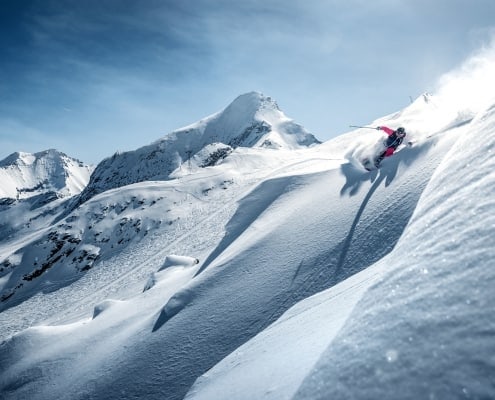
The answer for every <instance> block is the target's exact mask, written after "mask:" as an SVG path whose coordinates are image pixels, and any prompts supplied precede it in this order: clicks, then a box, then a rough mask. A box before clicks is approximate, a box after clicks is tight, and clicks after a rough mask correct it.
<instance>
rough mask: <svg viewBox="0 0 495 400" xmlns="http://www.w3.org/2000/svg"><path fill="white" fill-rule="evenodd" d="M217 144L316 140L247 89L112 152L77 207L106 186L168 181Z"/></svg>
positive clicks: (292, 145) (283, 144) (291, 145)
mask: <svg viewBox="0 0 495 400" xmlns="http://www.w3.org/2000/svg"><path fill="white" fill-rule="evenodd" d="M219 143H220V144H223V145H225V146H226V147H228V148H231V149H235V148H237V147H259V148H270V149H298V148H303V147H308V146H312V145H315V144H319V143H320V141H319V140H317V139H316V138H315V137H314V136H313V135H312V134H311V133H309V132H308V131H306V129H304V128H303V127H302V126H301V125H299V124H297V123H295V122H294V121H293V120H291V119H290V118H288V117H287V116H285V114H284V113H283V112H282V111H281V110H280V109H279V107H278V105H277V103H276V102H275V101H274V100H273V99H272V98H270V97H267V96H265V95H263V94H261V93H258V92H250V93H246V94H243V95H241V96H239V97H237V98H236V99H235V100H234V101H233V102H232V103H231V104H230V105H229V106H228V107H226V108H225V109H224V110H222V111H220V112H218V113H215V114H213V115H211V116H209V117H206V118H204V119H202V120H200V121H198V122H196V123H194V124H192V125H189V126H186V127H184V128H181V129H178V130H176V131H173V132H171V133H170V134H168V135H166V136H165V137H163V138H162V139H160V140H158V141H156V142H154V143H152V144H150V145H148V146H145V147H141V148H139V149H137V150H135V151H129V152H125V153H116V154H114V155H113V156H112V157H110V158H107V159H105V160H103V161H102V162H101V163H100V164H99V165H98V166H97V168H96V170H95V172H94V174H93V175H92V177H91V181H90V183H89V185H88V186H87V188H86V189H85V190H84V191H83V193H81V196H80V198H79V199H78V202H77V204H76V206H77V205H78V204H81V203H83V202H84V201H86V200H88V199H90V198H91V197H93V196H94V195H96V194H99V193H102V192H104V191H106V190H109V189H114V188H117V187H121V186H125V185H129V184H132V183H137V182H142V181H146V180H166V179H169V175H170V174H171V173H172V172H173V171H174V170H175V169H176V168H178V167H179V166H180V165H181V164H182V163H183V162H185V161H187V160H188V159H190V158H191V157H192V156H194V155H195V154H197V153H198V152H200V151H202V150H203V149H205V148H208V147H212V146H211V145H212V144H219ZM212 148H218V146H216V147H215V146H213V147H212Z"/></svg>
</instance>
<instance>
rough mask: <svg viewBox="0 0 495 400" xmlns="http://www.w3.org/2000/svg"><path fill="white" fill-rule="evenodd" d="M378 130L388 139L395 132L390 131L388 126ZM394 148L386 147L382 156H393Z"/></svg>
mask: <svg viewBox="0 0 495 400" xmlns="http://www.w3.org/2000/svg"><path fill="white" fill-rule="evenodd" d="M379 128H380V130H381V131H383V132H385V133H386V134H387V135H388V136H389V137H390V136H392V135H393V134H394V133H395V131H394V130H393V129H390V128H389V127H388V126H379ZM394 151H395V147H388V146H387V148H386V149H385V151H384V156H385V157H390V156H391V155H392V154H394Z"/></svg>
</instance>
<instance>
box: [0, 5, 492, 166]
mask: <svg viewBox="0 0 495 400" xmlns="http://www.w3.org/2000/svg"><path fill="white" fill-rule="evenodd" d="M494 29H495V2H494V1H493V0H373V1H369V0H340V1H337V0H326V1H323V0H322V1H315V0H284V1H282V0H243V1H234V0H176V1H171V0H161V1H158V0H140V1H131V0H118V1H117V0H84V1H80V0H57V1H54V0H53V1H52V0H32V1H28V0H1V1H0V159H3V158H4V157H6V156H7V155H8V154H10V153H12V152H14V151H28V152H36V151H41V150H45V149H47V148H56V149H58V150H61V151H64V152H66V153H67V154H69V155H71V156H73V157H76V158H79V159H81V160H82V161H85V162H89V163H97V162H99V161H100V160H102V159H103V158H105V157H107V156H111V155H112V154H113V153H114V152H115V151H125V150H133V149H135V148H138V147H140V146H143V145H146V144H148V143H150V142H152V141H154V140H156V139H158V138H160V137H162V136H164V135H165V134H167V133H169V132H171V131H172V130H174V129H177V128H180V127H182V126H185V125H188V124H190V123H193V122H195V121H197V120H199V119H201V118H202V117H205V116H207V115H210V114H212V113H214V112H216V111H219V110H221V109H222V108H224V107H225V106H227V105H228V104H229V103H230V102H231V101H232V100H233V99H234V98H235V97H237V96H238V95H239V94H242V93H245V92H248V91H252V90H256V91H260V92H262V93H264V94H266V95H269V96H272V97H273V98H275V99H276V100H277V102H278V104H279V106H280V108H281V109H282V110H283V111H284V112H285V113H286V114H287V115H288V116H289V117H291V118H293V119H295V120H296V121H297V122H299V123H301V124H302V125H304V126H305V127H306V128H307V129H308V130H310V131H311V132H312V133H313V134H315V135H316V136H317V137H318V138H319V139H320V140H328V139H330V138H332V137H335V136H337V135H340V134H342V133H344V132H346V131H348V130H349V128H348V125H350V124H366V123H368V122H370V121H371V120H373V119H375V118H378V117H381V116H384V115H386V114H390V113H392V112H395V111H397V110H399V109H401V108H403V107H404V106H406V105H407V104H408V103H409V102H410V98H411V97H412V98H415V97H417V96H419V95H420V94H421V93H422V92H424V91H434V90H435V86H436V85H437V82H438V79H439V78H440V77H441V76H442V75H443V74H444V73H446V72H448V71H450V70H452V69H454V68H456V67H457V66H458V65H460V64H461V63H462V62H463V61H464V60H466V59H467V58H468V57H469V56H470V55H471V54H473V52H475V51H476V50H477V49H479V48H480V47H481V46H483V44H486V43H487V42H489V41H490V39H491V37H492V36H493V33H494Z"/></svg>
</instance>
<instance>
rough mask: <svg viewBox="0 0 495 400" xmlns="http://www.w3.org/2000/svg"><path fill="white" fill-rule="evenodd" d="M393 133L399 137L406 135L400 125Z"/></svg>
mask: <svg viewBox="0 0 495 400" xmlns="http://www.w3.org/2000/svg"><path fill="white" fill-rule="evenodd" d="M395 133H396V134H397V135H398V136H400V137H404V136H406V130H405V129H404V128H403V127H402V126H401V127H399V128H397V130H396V131H395Z"/></svg>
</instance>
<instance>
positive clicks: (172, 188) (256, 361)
mask: <svg viewBox="0 0 495 400" xmlns="http://www.w3.org/2000/svg"><path fill="white" fill-rule="evenodd" d="M370 125H372V126H377V125H387V126H390V127H392V128H396V127H398V126H404V127H406V129H407V132H408V140H410V141H411V142H412V146H404V147H403V148H401V149H399V151H398V152H397V153H396V154H395V155H394V156H393V157H391V158H387V159H385V160H384V162H383V164H382V167H381V168H380V169H379V170H377V171H373V172H366V171H365V170H364V169H363V168H361V167H360V166H359V165H358V162H357V160H359V159H360V158H361V157H363V156H364V155H366V154H367V153H369V152H370V151H371V150H370V149H373V148H374V147H375V146H379V145H380V143H381V140H382V136H381V134H380V132H378V131H372V130H366V129H359V130H356V131H352V132H348V133H346V134H343V135H341V136H339V137H337V138H336V139H333V140H330V141H328V142H326V143H322V144H319V143H318V141H317V140H316V139H315V138H314V136H312V135H311V134H309V133H308V132H307V131H305V130H304V128H302V127H301V126H300V125H298V124H296V123H295V122H293V121H292V120H290V119H288V118H287V117H286V116H285V115H284V114H283V113H282V112H281V111H280V110H279V109H278V107H277V106H276V103H275V102H274V101H273V100H272V99H269V98H267V97H265V96H263V95H261V94H256V93H250V94H247V95H243V96H241V97H239V98H238V99H236V100H235V101H234V102H233V103H232V104H231V105H230V106H229V107H227V108H226V109H225V110H224V111H222V112H220V113H218V114H215V115H214V116H211V117H208V118H205V119H204V120H202V121H200V122H198V123H196V124H194V125H191V126H190V127H187V128H184V129H182V130H179V131H176V132H173V133H172V134H170V135H168V136H166V137H165V138H164V139H161V140H159V141H158V142H156V143H154V144H152V145H150V146H146V147H143V148H141V149H138V150H136V151H135V152H129V153H124V154H116V155H115V156H114V157H112V158H109V159H107V160H104V161H103V162H102V163H101V164H100V165H99V166H98V167H97V168H96V171H95V173H94V174H93V175H92V177H91V181H90V183H89V185H88V186H87V188H86V189H85V190H84V191H83V193H82V195H80V196H75V197H74V198H72V199H70V200H68V201H67V203H62V204H61V205H57V206H55V205H51V206H50V204H49V205H48V206H45V207H49V209H47V211H50V212H52V214H51V215H52V217H50V218H48V217H44V219H43V218H42V221H44V222H39V224H38V225H36V228H35V229H31V230H30V229H28V228H27V227H23V228H22V229H21V228H19V229H18V230H16V231H13V233H12V236H11V237H10V238H8V239H6V240H2V242H1V243H0V260H3V262H2V264H0V290H2V296H3V298H2V303H1V304H2V312H1V313H0V321H1V324H2V328H3V329H2V332H1V334H2V339H3V342H2V344H1V345H0V366H1V369H0V393H1V394H2V398H5V399H20V398H29V399H53V398H60V399H84V398H95V399H114V398H115V399H117V398H118V399H127V398H129V399H130V398H147V399H182V398H187V399H327V398H335V399H346V398H353V399H368V398H380V399H396V398H397V397H398V396H399V397H400V398H408V399H409V398H410V399H418V398H429V399H447V398H448V399H455V398H459V399H460V398H473V399H477V398H492V397H495V383H494V381H493V376H494V375H495V359H494V358H493V354H495V340H494V339H493V338H494V337H495V318H494V317H495V315H494V310H495V307H494V306H495V294H494V291H493V290H492V289H493V285H494V283H495V282H494V281H495V272H493V268H491V262H492V260H493V259H494V258H495V239H494V237H495V235H494V233H495V232H494V231H495V217H494V216H493V209H494V206H495V204H494V202H495V200H494V199H495V196H494V189H493V188H494V187H495V175H494V174H493V170H494V167H495V161H494V157H493V153H494V151H495V98H493V97H489V98H487V99H486V101H485V102H484V103H483V105H479V104H477V106H476V107H475V108H473V109H469V110H467V109H466V107H465V106H464V105H463V107H462V109H455V107H452V99H449V101H446V100H445V98H444V97H442V96H436V95H435V94H433V95H429V94H425V95H423V96H420V97H419V98H418V99H417V100H416V101H415V102H414V103H413V104H411V105H410V106H409V107H406V108H405V109H404V110H402V111H400V112H397V113H395V114H392V115H389V116H386V117H383V118H380V119H377V120H376V121H374V122H373V123H371V124H370ZM480 135H482V136H483V138H484V139H483V145H482V146H481V145H480V143H479V141H477V140H474V138H477V137H479V136H480ZM114 179H115V180H114ZM21 205H22V204H21ZM21 205H18V206H21ZM9 207H11V208H14V207H15V204H11V205H10V206H9ZM67 210H69V211H67ZM7 211H8V210H7ZM2 212H5V210H4V211H2ZM33 266H34V269H33ZM26 277H29V278H30V279H25V278H26ZM19 284H22V285H21V287H19V288H17V286H18V285H19Z"/></svg>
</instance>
